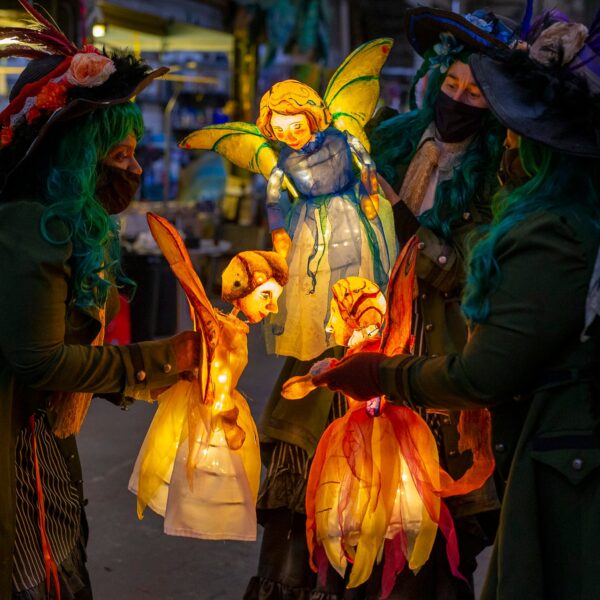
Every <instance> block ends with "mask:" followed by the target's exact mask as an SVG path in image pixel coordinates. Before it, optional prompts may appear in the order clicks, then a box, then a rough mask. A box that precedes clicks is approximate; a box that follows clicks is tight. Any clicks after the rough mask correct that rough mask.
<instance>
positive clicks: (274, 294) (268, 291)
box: [233, 278, 283, 323]
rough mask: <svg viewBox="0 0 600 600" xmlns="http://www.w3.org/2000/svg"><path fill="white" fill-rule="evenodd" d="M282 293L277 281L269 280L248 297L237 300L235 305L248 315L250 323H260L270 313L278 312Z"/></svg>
mask: <svg viewBox="0 0 600 600" xmlns="http://www.w3.org/2000/svg"><path fill="white" fill-rule="evenodd" d="M282 291H283V288H282V287H281V286H280V285H279V284H278V283H277V282H276V281H275V279H273V278H271V279H267V281H265V282H264V283H262V284H261V285H259V286H258V287H257V288H254V290H253V291H252V292H250V293H249V294H248V295H247V296H243V297H242V298H239V299H238V300H235V301H234V302H233V305H234V306H235V307H236V308H238V309H239V310H241V311H242V312H243V313H244V314H245V315H246V318H247V319H248V321H249V322H250V323H258V322H259V321H262V320H263V319H264V318H265V317H266V316H267V315H268V314H269V313H276V312H277V300H278V299H279V296H281V292H282Z"/></svg>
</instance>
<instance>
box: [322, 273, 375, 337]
mask: <svg viewBox="0 0 600 600" xmlns="http://www.w3.org/2000/svg"><path fill="white" fill-rule="evenodd" d="M331 291H332V293H333V299H334V300H335V302H336V304H337V306H338V309H339V311H340V315H341V317H342V319H344V321H345V322H346V323H347V324H348V325H349V326H350V328H351V329H363V328H364V327H368V326H369V325H376V326H377V327H381V323H382V321H383V317H384V315H385V311H386V301H385V296H384V295H383V294H382V292H381V290H380V289H379V287H378V286H377V285H375V284H374V283H373V282H372V281H369V280H368V279H364V278H362V277H354V276H351V277H346V278H344V279H339V280H338V281H336V283H334V284H333V287H332V288H331Z"/></svg>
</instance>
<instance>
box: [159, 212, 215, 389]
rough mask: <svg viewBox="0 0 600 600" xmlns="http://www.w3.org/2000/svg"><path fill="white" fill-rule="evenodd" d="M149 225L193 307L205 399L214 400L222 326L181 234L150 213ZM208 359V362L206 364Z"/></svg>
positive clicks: (161, 218) (169, 224) (162, 219)
mask: <svg viewBox="0 0 600 600" xmlns="http://www.w3.org/2000/svg"><path fill="white" fill-rule="evenodd" d="M147 218H148V225H149V226H150V231H151V232H152V236H153V237H154V239H155V240H156V243H157V244H158V247H159V248H160V250H161V252H162V253H163V255H164V257H165V258H166V259H167V262H168V263H169V266H170V267H171V270H172V271H173V273H174V274H175V277H177V280H178V281H179V283H180V284H181V287H182V288H183V291H184V292H185V295H186V297H187V299H188V302H189V303H190V307H191V313H192V317H193V319H194V324H195V326H196V329H197V330H198V331H200V332H201V333H202V337H203V364H202V371H203V372H202V382H203V383H204V388H205V389H204V391H205V394H204V396H203V397H204V398H205V400H208V399H209V398H210V390H209V382H210V365H211V363H212V359H213V357H214V353H215V348H216V346H217V344H218V342H219V333H220V326H219V320H218V318H217V314H216V312H215V309H214V308H213V305H212V304H211V303H210V300H209V299H208V296H207V294H206V291H205V290H204V286H203V285H202V282H201V281H200V278H199V277H198V275H197V273H196V271H195V270H194V266H193V265H192V261H191V260H190V256H189V254H188V251H187V248H186V247H185V244H184V243H183V240H182V239H181V237H180V235H179V233H177V230H176V229H175V227H173V225H171V223H169V221H167V220H166V219H164V218H163V217H160V216H158V215H156V214H154V213H151V212H150V213H148V215H147ZM204 358H205V359H206V360H204Z"/></svg>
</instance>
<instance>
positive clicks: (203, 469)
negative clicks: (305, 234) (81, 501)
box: [129, 213, 288, 540]
mask: <svg viewBox="0 0 600 600" xmlns="http://www.w3.org/2000/svg"><path fill="white" fill-rule="evenodd" d="M148 221H149V224H150V229H151V231H152V234H153V236H154V238H155V239H156V241H157V243H158V245H159V247H160V249H161V250H162V252H163V254H164V256H165V258H166V259H167V261H168V262H169V264H170V266H171V268H172V270H173V272H174V273H175V276H176V277H177V279H178V280H179V282H180V283H181V285H182V287H183V289H184V291H185V293H186V296H187V298H188V301H189V305H190V314H191V316H192V320H193V323H194V328H195V329H196V330H198V331H200V332H202V337H203V341H204V348H203V350H204V351H203V356H202V364H201V365H199V367H200V372H201V376H200V378H199V381H191V382H188V381H182V382H180V383H179V384H178V385H176V386H174V387H173V388H171V389H169V390H168V391H167V392H165V393H164V394H163V395H162V396H160V397H159V407H158V410H157V412H156V415H155V417H154V419H153V421H152V424H151V425H150V429H149V431H148V433H147V435H146V439H145V440H144V443H143V445H142V448H141V450H140V453H139V455H138V459H137V461H136V464H135V467H134V471H133V474H132V476H131V479H130V482H129V487H130V489H131V491H133V492H134V493H136V494H137V496H138V516H139V518H142V516H143V512H144V510H145V508H146V506H150V508H152V509H153V510H154V511H155V512H157V513H158V514H161V515H163V516H164V518H165V524H164V529H165V533H168V534H171V535H181V536H187V537H197V538H202V539H237V540H254V539H256V513H255V505H256V496H257V492H258V484H259V478H260V454H259V447H258V435H257V432H256V425H255V424H254V420H253V419H252V416H251V414H250V409H249V407H248V403H247V401H246V399H245V398H244V396H243V395H242V394H241V393H240V392H239V391H238V390H237V384H238V381H239V379H240V376H241V375H242V372H243V371H244V369H245V367H246V365H247V363H248V342H247V335H248V331H249V328H248V323H247V322H244V321H242V320H241V319H239V318H238V316H237V315H238V313H239V312H241V313H243V314H244V315H245V316H246V318H247V320H248V322H249V323H258V322H260V321H261V320H262V319H264V318H265V316H267V315H268V314H270V313H276V312H277V300H278V298H279V296H280V295H281V292H282V289H283V286H284V285H285V284H286V282H287V273H288V269H287V264H286V262H285V260H284V259H283V258H282V257H281V256H279V254H277V253H275V252H260V251H247V252H240V253H238V254H236V255H235V256H234V257H233V259H232V260H231V261H230V263H229V265H228V266H227V268H226V269H225V271H224V272H223V275H222V298H223V300H225V301H227V302H230V303H231V304H233V307H234V308H233V311H232V312H231V313H229V314H225V313H222V312H220V311H218V310H216V309H214V308H213V306H212V305H211V303H210V301H209V300H208V297H207V295H206V293H205V291H204V288H203V286H202V283H201V281H200V279H199V278H198V276H197V274H196V272H195V271H194V268H193V266H192V263H191V261H190V258H189V256H188V253H187V250H186V248H185V246H184V244H183V241H182V240H181V238H180V237H179V235H178V233H177V231H176V230H175V229H174V228H173V226H172V225H171V224H170V223H169V222H168V221H166V220H165V219H163V218H162V217H159V216H157V215H153V214H152V213H150V214H149V215H148Z"/></svg>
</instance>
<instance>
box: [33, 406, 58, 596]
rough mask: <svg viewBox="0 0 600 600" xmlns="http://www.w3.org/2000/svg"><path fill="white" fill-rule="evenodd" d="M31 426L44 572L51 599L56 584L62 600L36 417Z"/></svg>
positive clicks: (56, 590)
mask: <svg viewBox="0 0 600 600" xmlns="http://www.w3.org/2000/svg"><path fill="white" fill-rule="evenodd" d="M29 426H30V427H31V445H32V449H33V467H34V470H35V485H36V491H37V504H38V524H39V528H40V539H41V542H42V554H43V557H44V570H45V571H46V592H47V593H48V597H50V590H51V588H52V584H54V590H55V592H56V600H60V583H59V582H58V567H57V566H56V562H55V560H54V558H53V556H52V549H51V548H50V542H49V540H48V535H47V533H46V510H45V508H44V490H43V488H42V478H41V476H40V465H39V463H38V455H37V440H36V437H35V415H31V416H30V417H29Z"/></svg>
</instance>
